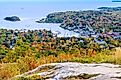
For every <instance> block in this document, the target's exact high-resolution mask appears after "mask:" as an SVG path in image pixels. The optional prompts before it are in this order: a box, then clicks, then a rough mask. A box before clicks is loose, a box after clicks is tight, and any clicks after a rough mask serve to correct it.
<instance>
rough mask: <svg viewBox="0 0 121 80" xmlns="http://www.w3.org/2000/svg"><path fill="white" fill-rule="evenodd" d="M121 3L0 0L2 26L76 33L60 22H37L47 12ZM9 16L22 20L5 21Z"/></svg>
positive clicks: (62, 34) (68, 33)
mask: <svg viewBox="0 0 121 80" xmlns="http://www.w3.org/2000/svg"><path fill="white" fill-rule="evenodd" d="M120 5H121V3H113V2H111V1H103V2H100V1H95V2H86V1H77V2H76V1H71V0H70V1H65V2H64V1H63V2H59V1H56V2H51V1H50V2H47V1H45V2H42V1H35V2H34V1H13V2H12V1H5V2H2V1H0V28H5V29H31V30H34V29H51V30H52V31H60V32H61V35H59V36H72V35H76V36H78V34H77V33H74V32H72V31H68V30H64V29H62V28H60V27H59V25H60V24H46V23H41V24H40V23H36V22H35V21H36V20H39V19H41V18H44V17H46V15H47V14H49V13H53V12H60V11H79V10H96V9H97V8H98V7H101V6H109V7H110V6H112V7H115V6H120ZM7 16H18V17H20V19H21V21H19V22H10V21H5V20H4V18H5V17H7Z"/></svg>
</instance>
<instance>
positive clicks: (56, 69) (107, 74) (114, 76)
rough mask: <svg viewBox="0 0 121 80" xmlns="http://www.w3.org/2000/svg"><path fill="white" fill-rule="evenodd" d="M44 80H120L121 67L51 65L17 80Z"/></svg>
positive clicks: (20, 76)
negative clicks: (21, 79) (23, 79)
mask: <svg viewBox="0 0 121 80" xmlns="http://www.w3.org/2000/svg"><path fill="white" fill-rule="evenodd" d="M38 77H39V79H44V80H81V79H83V80H84V79H86V80H118V79H119V80H120V79H121V67H120V65H113V64H105V63H103V64H81V63H71V62H67V63H51V64H45V65H42V66H39V67H37V68H36V69H34V70H31V71H29V72H26V73H24V74H21V75H18V76H16V77H14V78H13V79H15V78H30V79H31V78H32V79H33V78H34V79H38Z"/></svg>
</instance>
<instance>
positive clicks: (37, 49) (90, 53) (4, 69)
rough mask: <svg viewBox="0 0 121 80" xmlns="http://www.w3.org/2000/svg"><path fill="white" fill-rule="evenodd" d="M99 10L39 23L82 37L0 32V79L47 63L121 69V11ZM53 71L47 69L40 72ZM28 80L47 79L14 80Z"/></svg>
mask: <svg viewBox="0 0 121 80" xmlns="http://www.w3.org/2000/svg"><path fill="white" fill-rule="evenodd" d="M98 9H100V10H87V11H67V12H56V13H51V14H49V15H47V18H44V19H41V20H39V21H36V22H37V23H61V25H60V27H62V28H63V29H67V30H70V31H74V32H76V33H78V34H79V37H75V36H73V37H57V35H58V34H54V33H52V31H51V30H45V29H44V30H7V29H0V63H1V64H0V73H2V74H0V79H1V80H7V79H13V77H14V76H16V75H20V74H23V73H25V72H27V71H29V70H33V69H35V68H36V67H38V66H40V65H43V64H47V63H63V62H79V63H98V64H99V63H111V64H119V65H120V64H121V7H100V8H98ZM51 67H53V66H51ZM51 67H45V68H43V69H42V70H40V72H43V71H45V70H48V69H49V68H51ZM30 74H32V73H30ZM85 75H86V78H85ZM97 75H99V74H95V75H87V74H84V75H80V76H77V77H81V78H80V79H83V78H84V79H89V78H90V77H93V76H97ZM74 77H75V76H74ZM49 78H50V77H49ZM117 78H120V77H117ZM25 79H26V80H36V79H40V80H41V79H42V80H45V79H48V76H46V77H42V76H38V75H31V76H29V77H28V76H26V75H25V76H22V77H19V78H16V79H14V80H25Z"/></svg>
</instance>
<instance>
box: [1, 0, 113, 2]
mask: <svg viewBox="0 0 121 80" xmlns="http://www.w3.org/2000/svg"><path fill="white" fill-rule="evenodd" d="M13 1H40V2H70V1H72V2H111V1H112V0H0V2H13Z"/></svg>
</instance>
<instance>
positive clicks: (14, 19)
mask: <svg viewBox="0 0 121 80" xmlns="http://www.w3.org/2000/svg"><path fill="white" fill-rule="evenodd" d="M4 20H7V21H13V22H15V21H21V20H20V18H19V17H17V16H12V17H5V18H4Z"/></svg>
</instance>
